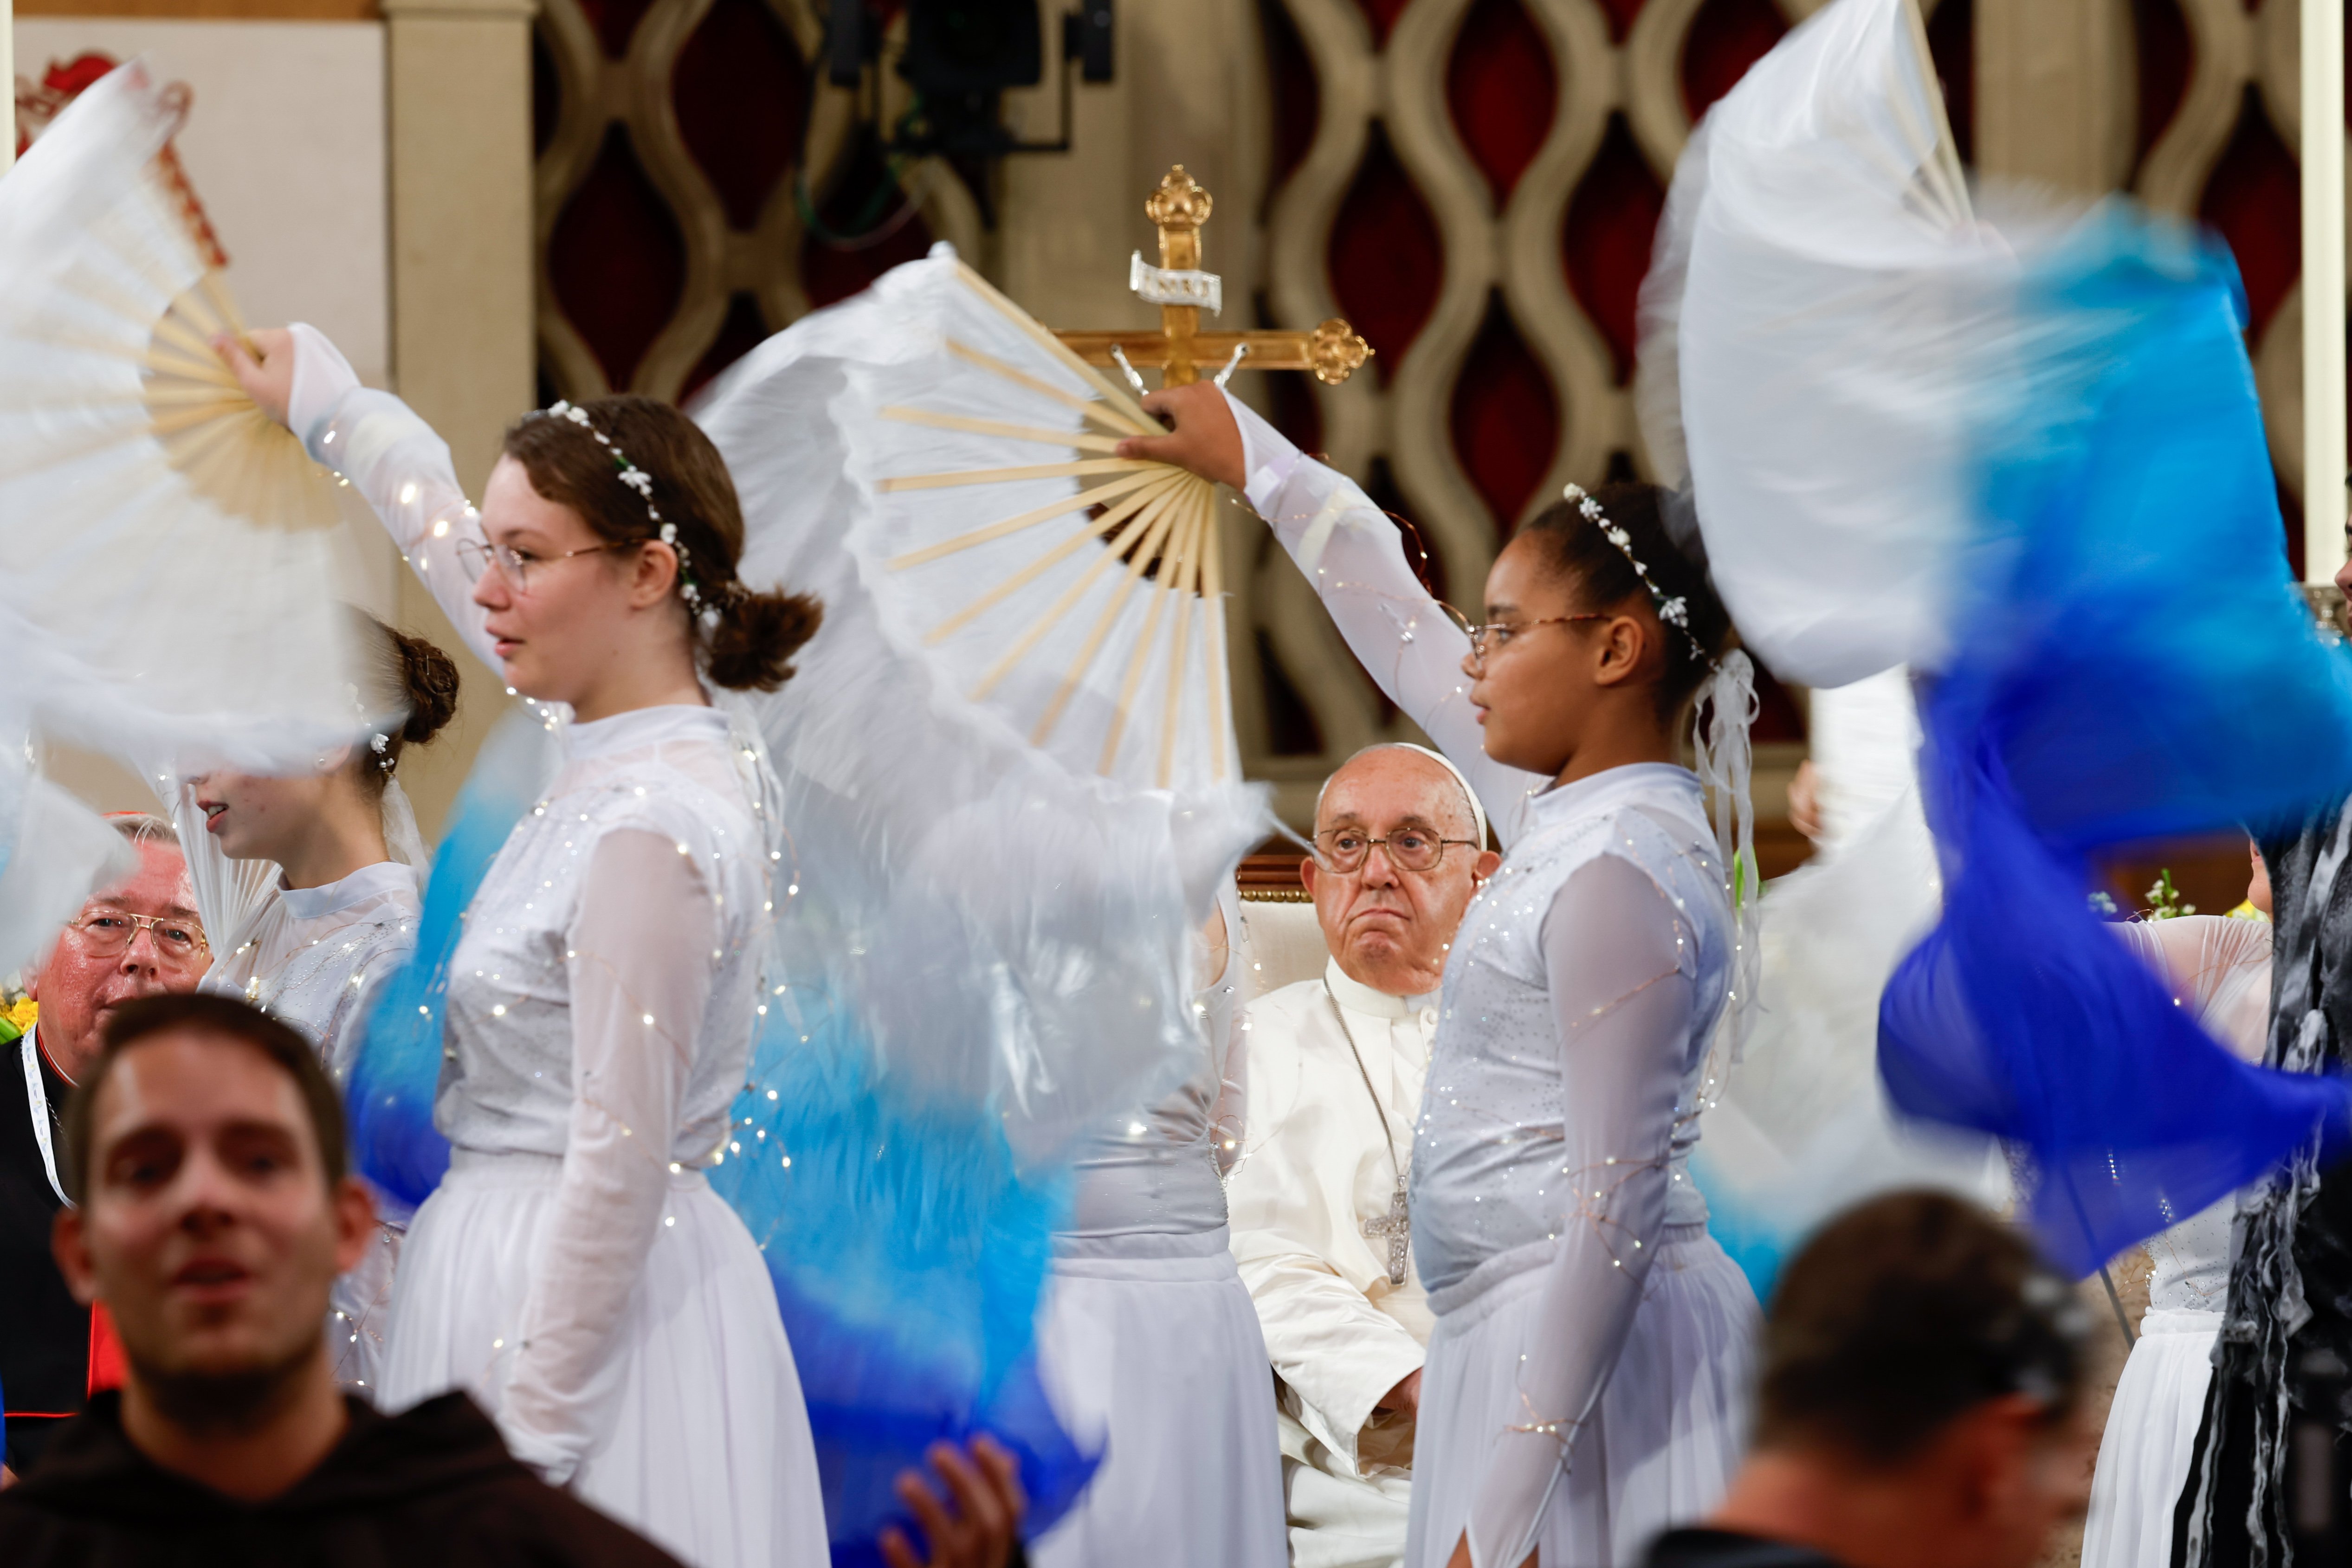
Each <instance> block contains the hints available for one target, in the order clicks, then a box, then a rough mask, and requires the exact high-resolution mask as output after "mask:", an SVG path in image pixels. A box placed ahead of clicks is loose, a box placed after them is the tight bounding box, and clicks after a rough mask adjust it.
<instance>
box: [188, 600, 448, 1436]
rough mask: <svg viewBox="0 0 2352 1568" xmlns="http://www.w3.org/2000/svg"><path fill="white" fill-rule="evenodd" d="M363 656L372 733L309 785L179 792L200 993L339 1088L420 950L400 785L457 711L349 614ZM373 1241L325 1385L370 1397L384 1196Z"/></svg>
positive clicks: (433, 682)
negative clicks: (212, 935) (271, 1022)
mask: <svg viewBox="0 0 2352 1568" xmlns="http://www.w3.org/2000/svg"><path fill="white" fill-rule="evenodd" d="M349 620H350V623H351V627H352V633H353V636H352V641H353V643H354V644H355V645H357V646H358V647H360V648H362V649H364V650H365V651H366V652H365V656H364V658H363V661H362V668H363V670H364V671H365V673H366V675H367V678H368V686H367V689H366V690H364V691H363V692H362V694H361V695H360V704H361V706H362V708H363V709H364V710H365V711H367V712H369V713H372V714H374V715H376V716H378V723H379V724H380V726H381V727H379V728H377V729H375V730H373V731H372V732H371V733H370V734H369V735H368V737H367V738H366V740H365V741H364V742H359V741H355V742H354V743H353V744H352V745H350V746H345V747H335V748H333V749H331V750H330V751H328V752H327V753H325V754H324V755H322V756H320V758H317V760H316V763H315V765H314V766H313V767H312V768H311V769H310V771H309V772H307V773H300V774H295V775H281V776H266V775H259V774H250V773H239V772H235V771H232V770H229V769H226V768H215V769H214V770H212V771H210V772H205V773H199V774H197V775H195V776H194V777H193V778H191V779H188V780H187V782H186V783H185V784H184V786H182V787H181V788H180V789H178V790H177V791H176V792H175V808H174V809H175V810H176V811H177V812H178V813H179V814H180V821H181V825H182V828H183V830H184V832H185V833H186V834H187V835H189V837H188V838H186V839H184V841H183V842H184V844H185V846H186V848H187V852H188V863H189V870H190V872H191V873H192V874H193V876H194V881H195V884H196V894H197V897H198V900H199V901H200V903H202V904H204V907H205V914H206V915H208V916H209V917H210V925H212V928H213V929H214V930H215V931H216V932H219V933H220V934H221V937H222V940H221V942H220V950H219V951H218V952H217V953H216V954H215V956H214V959H213V967H212V968H211V969H210V970H209V971H208V972H207V973H206V974H205V979H204V988H205V990H207V991H210V992H213V993H215V995H219V996H232V997H242V998H245V999H246V1000H247V1001H248V1002H251V1003H252V1004H253V1005H254V1006H256V1007H257V1008H259V1009H261V1010H262V1011H264V1012H266V1013H268V1014H269V1015H270V1016H271V1017H272V1018H275V1019H278V1020H279V1021H280V1022H282V1023H286V1024H289V1025H291V1026H292V1027H293V1028H294V1030H296V1032H298V1033H299V1034H301V1035H302V1036H303V1037H305V1038H306V1039H308V1040H310V1044H311V1047H312V1048H313V1049H314V1050H316V1051H318V1052H319V1059H320V1061H321V1062H322V1063H324V1064H325V1066H326V1068H327V1071H328V1072H329V1073H330V1074H331V1075H332V1076H333V1077H334V1078H335V1079H336V1080H337V1081H338V1082H341V1081H342V1080H343V1079H344V1078H346V1077H347V1076H348V1075H349V1073H350V1071H351V1064H352V1056H353V1055H354V1054H355V1053H356V1051H357V1050H358V1045H359V1036H360V1033H361V1030H360V1027H359V1026H360V1023H361V1020H362V1019H364V1018H365V1017H366V1016H367V1009H368V1008H369V1006H370V1005H371V1003H372V1000H373V988H374V987H375V986H376V985H377V984H378V983H380V982H381V981H382V980H383V978H384V977H387V976H389V975H391V974H393V973H394V971H396V970H397V969H398V968H399V967H401V966H402V965H403V964H404V963H406V962H407V960H408V957H409V955H410V954H412V953H414V952H415V950H416V930H417V919H418V916H419V915H420V914H421V913H422V910H423V906H424V901H423V896H422V893H421V889H420V878H421V877H422V875H423V873H424V871H425V866H426V863H427V856H426V854H425V845H424V842H423V841H422V839H421V838H420V836H419V835H418V833H417V831H416V817H415V812H414V811H413V810H410V808H409V804H408V797H407V794H406V793H405V792H404V790H403V789H401V787H400V781H399V775H398V773H397V771H396V770H397V769H398V768H399V767H400V764H401V760H402V758H404V756H405V755H406V753H407V750H408V748H409V747H412V746H424V745H427V744H429V743H430V742H431V741H432V739H433V737H435V736H436V735H437V734H438V733H439V732H440V731H441V729H442V727H444V726H446V724H448V722H449V721H450V719H451V718H452V717H454V716H456V714H457V664H456V663H455V662H454V661H452V660H451V659H450V657H449V655H448V654H446V653H443V652H442V651H441V650H440V649H439V648H436V647H435V646H434V645H433V644H432V643H428V642H426V641H425V639H424V638H422V637H411V636H408V635H406V634H405V633H404V632H395V631H394V630H393V629H392V628H391V627H389V626H386V625H385V624H384V623H383V622H381V621H378V620H377V619H376V618H375V617H374V616H373V615H370V614H367V613H366V612H363V611H360V610H356V609H354V610H351V611H350V612H349ZM375 1198H376V1209H377V1213H378V1216H379V1218H380V1221H381V1222H380V1223H379V1224H378V1226H377V1228H376V1232H375V1239H374V1241H373V1243H372V1244H371V1245H370V1246H369V1247H368V1249H366V1251H365V1252H364V1253H363V1254H362V1256H361V1258H360V1260H359V1262H358V1263H357V1264H356V1265H354V1266H353V1267H352V1270H351V1271H350V1272H349V1273H347V1274H345V1275H344V1276H343V1277H342V1278H341V1279H340V1280H338V1281H336V1282H335V1289H334V1292H333V1295H332V1298H331V1307H330V1312H331V1321H330V1323H329V1327H328V1336H329V1340H330V1343H332V1344H333V1345H334V1346H335V1380H336V1381H337V1382H338V1383H341V1384H342V1385H344V1386H345V1387H348V1388H353V1389H356V1390H358V1391H360V1392H362V1393H363V1394H365V1395H367V1396H369V1397H370V1398H373V1397H374V1396H375V1390H376V1387H377V1385H378V1384H379V1382H380V1381H381V1379H380V1376H379V1372H380V1363H381V1361H382V1358H383V1334H384V1328H385V1322H386V1319H387V1318H388V1317H389V1316H390V1312H391V1306H392V1275H393V1267H394V1263H395V1262H396V1261H397V1260H398V1258H399V1256H400V1243H401V1239H402V1238H403V1237H404V1236H405V1235H406V1233H407V1229H408V1222H409V1220H410V1219H411V1218H413V1212H412V1210H410V1208H409V1207H407V1206H406V1205H404V1204H402V1203H399V1202H398V1201H397V1200H395V1199H393V1198H391V1197H388V1196H387V1195H386V1194H384V1193H383V1192H382V1191H381V1190H379V1191H377V1192H376V1194H375Z"/></svg>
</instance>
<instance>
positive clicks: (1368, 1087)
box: [1323, 979, 1412, 1285]
mask: <svg viewBox="0 0 2352 1568" xmlns="http://www.w3.org/2000/svg"><path fill="white" fill-rule="evenodd" d="M1323 999H1324V1000H1325V1001H1328V1002H1329V1003H1330V1004H1331V1016H1332V1018H1333V1019H1337V1020H1338V1022H1339V1037H1340V1038H1341V1039H1342V1040H1346V1041H1347V1042H1348V1054H1349V1056H1352V1057H1354V1058H1355V1059H1356V1071H1357V1072H1358V1073H1359V1074H1360V1075H1361V1076H1362V1078H1363V1080H1364V1092H1365V1093H1367V1094H1369V1095H1370V1096H1371V1097H1372V1114H1373V1115H1375V1116H1378V1117H1379V1118H1380V1119H1381V1137H1383V1138H1385V1139H1387V1140H1388V1145H1389V1165H1390V1166H1391V1167H1392V1168H1393V1169H1394V1170H1395V1171H1396V1190H1395V1191H1393V1192H1391V1193H1390V1194H1389V1211H1388V1212H1387V1213H1386V1214H1379V1215H1374V1216H1373V1217H1372V1218H1370V1219H1367V1220H1366V1221H1364V1236H1365V1239H1368V1240H1372V1241H1386V1242H1387V1243H1388V1244H1389V1283H1390V1284H1391V1285H1402V1284H1403V1283H1404V1276H1405V1270H1407V1268H1408V1267H1409V1266H1410V1264H1411V1261H1412V1251H1411V1248H1412V1198H1411V1197H1409V1196H1408V1195H1407V1193H1406V1189H1405V1179H1404V1161H1403V1160H1402V1159H1400V1158H1399V1157H1398V1155H1397V1146H1396V1129H1395V1128H1394V1127H1392V1126H1391V1125H1390V1124H1389V1109H1388V1107H1387V1106H1386V1105H1383V1104H1381V1092H1380V1091H1379V1090H1377V1089H1375V1088H1373V1087H1372V1073H1371V1069H1370V1068H1368V1067H1366V1066H1365V1065H1364V1053H1363V1052H1362V1051H1360V1050H1359V1049H1358V1048H1357V1046H1356V1031H1355V1030H1351V1029H1349V1027H1348V1015H1347V1013H1346V1011H1345V1010H1344V1009H1341V1008H1340V1006H1339V998H1338V997H1336V996H1334V995H1332V994H1331V982H1330V981H1329V980H1328V979H1327V980H1325V981H1324V982H1323Z"/></svg>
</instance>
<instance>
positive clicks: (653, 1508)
mask: <svg viewBox="0 0 2352 1568" xmlns="http://www.w3.org/2000/svg"><path fill="white" fill-rule="evenodd" d="M561 1174H562V1162H561V1161H558V1160H553V1159H547V1158H543V1157H541V1156H536V1155H504V1156H495V1157H488V1158H484V1157H482V1156H476V1155H467V1153H466V1152H465V1151H460V1152H459V1154H458V1156H457V1161H456V1162H455V1163H454V1164H453V1165H452V1166H451V1168H450V1171H449V1174H448V1176H446V1178H444V1180H443V1181H442V1184H441V1186H440V1188H439V1190H437V1191H436V1192H435V1193H434V1194H433V1196H432V1197H430V1198H428V1199H427V1200H426V1201H425V1206H424V1207H422V1208H420V1209H418V1210H417V1213H416V1220H415V1225H414V1226H413V1227H412V1228H411V1229H410V1230H409V1233H408V1240H407V1244H406V1245H405V1246H404V1247H403V1248H402V1249H401V1256H400V1270H399V1274H398V1276H397V1278H396V1279H395V1281H394V1294H393V1310H392V1332H391V1333H390V1335H389V1336H388V1338H387V1340H386V1343H385V1345H384V1358H383V1405H384V1406H385V1408H387V1409H391V1410H403V1409H406V1408H407V1407H408V1406H412V1405H414V1404H415V1403H416V1402H417V1401H419V1400H421V1399H426V1398H430V1397H431V1396H434V1395H436V1394H440V1393H443V1392H445V1391H446V1390H448V1389H450V1388H463V1389H465V1390H466V1391H467V1392H468V1393H469V1394H471V1395H472V1396H474V1398H475V1399H476V1400H477V1401H478V1403H480V1405H481V1406H482V1407H483V1408H484V1409H486V1410H488V1411H490V1412H491V1413H492V1414H493V1415H495V1414H496V1413H497V1411H498V1409H499V1404H500V1402H501V1398H502V1396H503V1395H504V1393H505V1390H506V1384H507V1380H508V1378H509V1376H510V1375H512V1370H513V1352H512V1348H511V1347H512V1346H514V1345H515V1343H517V1339H518V1332H517V1331H518V1329H519V1327H520V1320H521V1316H522V1310H523V1302H524V1299H525V1298H526V1297H527V1296H528V1295H529V1293H530V1281H531V1276H532V1274H533V1272H534V1261H535V1260H536V1259H537V1257H538V1254H539V1249H540V1246H541V1234H542V1231H543V1228H544V1227H545V1225H546V1223H547V1221H548V1219H549V1218H551V1216H552V1214H553V1212H554V1203H555V1191H556V1183H557V1180H558V1179H559V1177H560V1176H561ZM664 1215H665V1218H666V1220H667V1223H666V1224H665V1225H664V1226H663V1228H662V1229H661V1231H660V1237H661V1239H660V1242H659V1244H658V1245H657V1246H656V1249H655V1251H654V1252H653V1254H652V1256H651V1258H650V1260H649V1261H648V1266H647V1267H646V1270H645V1272H644V1273H643V1274H642V1275H641V1276H640V1277H639V1279H638V1281H637V1288H636V1291H635V1295H634V1297H633V1299H632V1300H631V1301H630V1304H629V1309H628V1315H627V1317H626V1318H625V1321H624V1322H623V1323H622V1325H621V1328H620V1331H619V1333H618V1335H617V1343H618V1350H617V1351H616V1354H618V1355H620V1356H621V1357H623V1358H624V1360H625V1368H624V1370H623V1373H622V1375H621V1378H620V1380H619V1386H618V1391H617V1393H616V1394H615V1395H614V1400H613V1406H612V1415H611V1416H610V1419H609V1421H608V1423H607V1427H606V1431H605V1433H604V1437H603V1438H602V1439H601V1440H600V1441H599V1442H598V1443H597V1445H596V1446H595V1447H594V1448H592V1449H591V1450H590V1451H589V1453H588V1456H587V1458H585V1459H584V1460H583V1462H582V1464H581V1466H580V1469H579V1471H578V1473H577V1475H576V1476H575V1477H574V1478H573V1480H572V1490H573V1491H575V1492H576V1493H577V1494H578V1495H579V1496H580V1497H581V1498H583V1500H586V1501H588V1502H590V1503H593V1504H594V1505H595V1506H596V1507H597V1508H600V1509H602V1510H604V1511H605V1512H606V1513H609V1514H611V1515H612V1516H613V1517H614V1518H615V1519H617V1520H619V1521H621V1522H623V1523H624V1524H626V1525H628V1526H629V1527H630V1528H631V1529H633V1530H635V1531H639V1532H640V1533H642V1534H644V1535H646V1536H648V1537H650V1538H651V1539H652V1540H653V1541H654V1542H656V1543H657V1544H658V1545H660V1546H661V1547H663V1548H664V1549H665V1550H667V1552H671V1553H672V1554H673V1555H675V1556H677V1557H678V1558H679V1559H681V1560H682V1561H684V1562H686V1563H689V1564H691V1565H692V1568H826V1564H827V1563H829V1561H830V1557H829V1553H828V1552H827V1550H826V1543H825V1525H824V1495H823V1493H822V1491H821V1490H819V1486H818V1481H817V1468H816V1448H815V1445H814V1442H813V1441H812V1440H811V1438H810V1436H809V1424H808V1412H807V1408H806V1406H805V1405H804V1404H803V1400H802V1398H801V1384H800V1375H799V1374H798V1373H797V1372H796V1371H795V1370H794V1369H793V1354H792V1349H791V1346H790V1345H788V1344H787V1343H785V1340H784V1328H783V1321H782V1318H781V1317H780V1316H779V1315H778V1313H777V1310H776V1296H775V1288H774V1286H773V1285H772V1284H771V1283H770V1282H769V1279H768V1270H767V1267H766V1265H764V1264H763V1263H762V1262H761V1260H760V1252H759V1249H758V1248H757V1247H756V1246H754V1245H753V1244H752V1241H751V1233H750V1232H749V1231H747V1230H745V1229H744V1228H743V1222H742V1221H741V1220H740V1219H739V1218H736V1216H735V1211H734V1210H733V1209H732V1208H730V1207H728V1205H727V1202H726V1200H725V1199H723V1198H721V1197H719V1195H718V1194H717V1193H714V1192H712V1191H711V1190H710V1186H709V1183H708V1182H706V1181H705V1180H704V1179H703V1178H702V1176H701V1175H700V1173H698V1172H687V1173H684V1174H681V1175H677V1176H672V1177H671V1180H670V1193H669V1202H668V1207H667V1209H665V1211H664Z"/></svg>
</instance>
